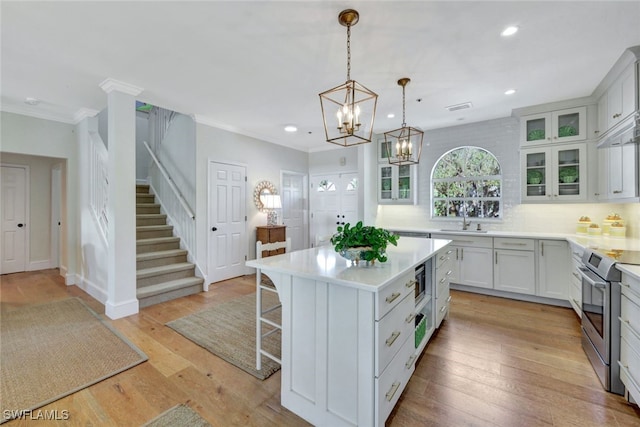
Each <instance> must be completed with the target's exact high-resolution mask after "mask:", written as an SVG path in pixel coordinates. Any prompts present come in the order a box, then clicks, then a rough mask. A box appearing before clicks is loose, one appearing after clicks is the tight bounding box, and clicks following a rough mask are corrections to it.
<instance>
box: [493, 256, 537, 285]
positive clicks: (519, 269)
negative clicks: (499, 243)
mask: <svg viewBox="0 0 640 427" xmlns="http://www.w3.org/2000/svg"><path fill="white" fill-rule="evenodd" d="M493 257H494V277H495V281H494V288H495V289H497V290H500V291H507V292H517V293H519V294H529V295H535V293H536V280H535V279H536V269H535V256H534V252H533V251H513V250H506V249H496V250H494V254H493Z"/></svg>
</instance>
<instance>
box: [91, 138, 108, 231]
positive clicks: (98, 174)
mask: <svg viewBox="0 0 640 427" xmlns="http://www.w3.org/2000/svg"><path fill="white" fill-rule="evenodd" d="M89 139H90V141H91V143H90V144H89V152H90V163H89V168H90V170H89V176H90V177H91V180H90V181H91V183H90V185H89V192H90V196H89V197H90V204H91V213H92V214H93V216H94V219H95V220H96V223H97V224H98V228H99V229H100V232H101V234H102V237H103V238H104V240H105V242H107V230H108V228H109V227H108V226H109V220H108V218H107V201H108V191H109V174H108V170H107V168H108V165H107V162H108V160H109V153H108V151H107V147H105V145H104V142H103V141H102V138H101V137H100V135H99V134H98V133H97V132H89Z"/></svg>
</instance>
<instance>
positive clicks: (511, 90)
mask: <svg viewBox="0 0 640 427" xmlns="http://www.w3.org/2000/svg"><path fill="white" fill-rule="evenodd" d="M514 93H516V90H515V89H508V90H506V91H505V92H504V94H505V95H513V94H514Z"/></svg>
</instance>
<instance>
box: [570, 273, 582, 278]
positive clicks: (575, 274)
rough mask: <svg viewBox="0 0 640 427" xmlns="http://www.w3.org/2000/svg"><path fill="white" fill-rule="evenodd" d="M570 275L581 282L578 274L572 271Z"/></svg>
mask: <svg viewBox="0 0 640 427" xmlns="http://www.w3.org/2000/svg"><path fill="white" fill-rule="evenodd" d="M571 274H573V276H574V277H575V278H576V279H578V280H581V278H580V275H579V274H578V273H576V272H575V271H572V272H571Z"/></svg>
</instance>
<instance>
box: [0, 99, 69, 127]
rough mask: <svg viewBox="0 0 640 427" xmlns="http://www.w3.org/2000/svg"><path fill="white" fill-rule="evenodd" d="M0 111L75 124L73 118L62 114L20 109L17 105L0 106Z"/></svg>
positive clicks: (27, 108)
mask: <svg viewBox="0 0 640 427" xmlns="http://www.w3.org/2000/svg"><path fill="white" fill-rule="evenodd" d="M0 111H3V112H5V113H13V114H20V115H21V116H28V117H34V118H36V119H43V120H51V121H54V122H60V123H67V124H70V125H74V124H76V122H75V121H74V118H73V117H71V116H70V115H68V114H64V113H54V112H50V111H38V110H36V109H34V108H29V107H22V106H19V105H11V104H2V106H0Z"/></svg>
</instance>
